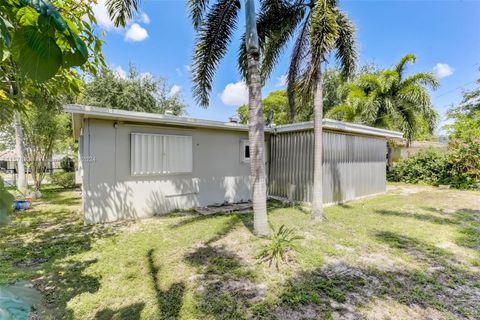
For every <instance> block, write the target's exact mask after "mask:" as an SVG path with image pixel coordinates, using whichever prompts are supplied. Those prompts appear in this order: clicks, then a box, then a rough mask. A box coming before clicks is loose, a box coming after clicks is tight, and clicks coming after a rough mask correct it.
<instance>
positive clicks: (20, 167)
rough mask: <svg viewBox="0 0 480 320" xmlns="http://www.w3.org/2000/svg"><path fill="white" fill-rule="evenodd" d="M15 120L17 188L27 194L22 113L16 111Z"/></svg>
mask: <svg viewBox="0 0 480 320" xmlns="http://www.w3.org/2000/svg"><path fill="white" fill-rule="evenodd" d="M13 117H14V122H15V153H16V155H17V175H18V178H17V189H18V190H19V191H20V192H21V193H23V194H25V193H26V192H27V186H28V185H27V177H26V175H25V158H24V150H23V149H24V148H23V128H22V122H21V121H20V114H19V113H18V111H16V110H15V111H14V114H13Z"/></svg>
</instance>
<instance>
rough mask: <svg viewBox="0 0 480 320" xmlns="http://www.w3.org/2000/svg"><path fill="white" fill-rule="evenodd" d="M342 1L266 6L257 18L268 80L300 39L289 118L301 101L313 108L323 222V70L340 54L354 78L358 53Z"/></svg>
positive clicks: (318, 212)
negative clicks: (298, 99)
mask: <svg viewBox="0 0 480 320" xmlns="http://www.w3.org/2000/svg"><path fill="white" fill-rule="evenodd" d="M337 4H338V3H337V0H290V1H287V0H264V1H262V10H261V12H260V15H259V17H258V28H259V36H260V48H261V52H262V69H261V74H262V76H263V79H265V78H267V77H268V75H269V74H270V73H271V71H272V69H273V67H274V66H275V64H276V63H277V62H278V58H279V56H280V55H281V53H282V52H283V50H284V48H285V47H286V46H287V45H288V43H289V41H290V39H291V38H292V37H293V36H294V35H296V39H295V43H294V47H293V52H292V55H291V61H290V67H289V70H288V76H287V91H288V98H289V105H290V118H291V119H293V118H294V117H295V112H296V106H295V98H296V96H298V95H299V96H300V97H301V101H303V103H306V102H308V101H312V100H313V105H314V135H315V143H314V170H313V176H314V177H313V201H312V209H311V214H312V218H313V219H315V220H322V219H323V212H322V204H323V201H322V193H323V188H322V120H323V82H322V78H323V75H322V65H323V64H324V63H325V62H326V61H327V56H329V54H331V53H333V52H335V58H336V60H338V61H339V62H340V67H341V71H342V75H343V77H348V76H350V75H351V74H352V72H353V70H354V67H355V64H356V59H357V53H356V48H355V27H354V25H353V23H352V22H351V21H350V20H349V19H348V17H347V16H346V15H345V13H343V12H342V11H340V10H339V8H338V7H337ZM245 55H246V52H241V55H240V56H241V58H240V61H239V64H240V68H241V69H242V70H245V62H244V61H245V59H244V57H245Z"/></svg>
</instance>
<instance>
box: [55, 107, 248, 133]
mask: <svg viewBox="0 0 480 320" xmlns="http://www.w3.org/2000/svg"><path fill="white" fill-rule="evenodd" d="M63 110H64V111H65V112H68V113H71V114H72V115H73V130H74V135H75V136H76V137H77V134H79V133H80V127H81V124H82V122H83V119H89V118H91V119H104V120H117V121H124V122H138V123H146V124H162V125H170V126H180V127H190V128H210V129H223V130H234V131H245V132H247V131H248V126H247V125H245V124H238V123H233V122H222V121H213V120H203V119H195V118H189V117H177V116H170V115H163V114H156V113H147V112H136V111H126V110H118V109H107V108H98V107H91V106H84V105H78V104H67V105H65V106H64V107H63Z"/></svg>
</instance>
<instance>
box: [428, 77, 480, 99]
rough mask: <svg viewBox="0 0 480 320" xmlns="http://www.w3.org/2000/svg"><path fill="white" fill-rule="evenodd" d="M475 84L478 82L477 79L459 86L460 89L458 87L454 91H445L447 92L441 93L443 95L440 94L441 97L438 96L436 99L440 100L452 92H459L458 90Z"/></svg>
mask: <svg viewBox="0 0 480 320" xmlns="http://www.w3.org/2000/svg"><path fill="white" fill-rule="evenodd" d="M475 82H477V80H476V79H475V80H472V81H469V82H467V83H465V84H462V85H461V86H458V87H456V88H453V89H450V90H448V91H445V92H443V93H441V94H439V95H436V96H435V97H434V98H440V97H443V96H444V95H447V94H449V93H452V92H454V91H457V90H460V89H464V87H465V86H467V85H469V84H472V83H475Z"/></svg>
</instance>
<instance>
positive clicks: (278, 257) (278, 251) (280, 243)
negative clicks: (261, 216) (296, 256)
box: [259, 225, 303, 270]
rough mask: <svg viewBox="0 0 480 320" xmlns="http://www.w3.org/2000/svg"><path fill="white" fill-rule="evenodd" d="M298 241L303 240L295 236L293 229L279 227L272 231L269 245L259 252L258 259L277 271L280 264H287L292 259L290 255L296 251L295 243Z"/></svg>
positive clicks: (283, 226)
mask: <svg viewBox="0 0 480 320" xmlns="http://www.w3.org/2000/svg"><path fill="white" fill-rule="evenodd" d="M300 239H303V238H302V237H300V236H298V235H296V233H295V230H294V229H290V228H287V227H285V225H281V226H280V228H278V230H276V231H275V230H273V234H272V235H271V236H270V237H269V243H268V244H267V245H266V246H265V248H263V249H262V251H261V252H260V255H259V259H261V260H262V261H265V262H268V265H269V266H271V265H272V263H274V264H275V268H277V270H278V269H279V267H280V263H288V262H289V261H290V260H291V259H292V253H293V252H294V251H297V247H296V245H295V241H296V240H300Z"/></svg>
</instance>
